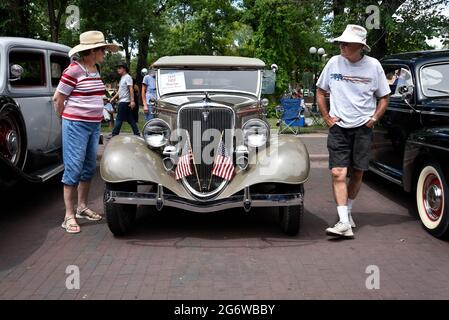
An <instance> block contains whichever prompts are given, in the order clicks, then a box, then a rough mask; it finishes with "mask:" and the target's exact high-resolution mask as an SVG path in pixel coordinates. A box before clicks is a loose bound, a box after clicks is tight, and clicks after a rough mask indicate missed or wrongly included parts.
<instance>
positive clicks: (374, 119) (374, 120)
mask: <svg viewBox="0 0 449 320" xmlns="http://www.w3.org/2000/svg"><path fill="white" fill-rule="evenodd" d="M369 119H370V120H372V121H373V122H377V119H376V118H375V117H370V118H369Z"/></svg>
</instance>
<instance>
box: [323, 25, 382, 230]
mask: <svg viewBox="0 0 449 320" xmlns="http://www.w3.org/2000/svg"><path fill="white" fill-rule="evenodd" d="M366 35H367V32H366V30H365V28H363V27H361V26H358V25H347V26H346V29H345V31H344V32H343V34H342V35H341V36H340V37H338V38H336V39H334V42H336V43H338V44H339V46H340V55H338V56H334V57H332V58H331V59H330V60H329V62H328V63H327V64H326V66H325V67H324V69H323V71H322V73H321V76H320V78H319V79H318V82H317V87H318V92H317V102H318V107H319V109H320V112H321V115H322V116H323V119H324V120H325V121H326V124H327V125H328V127H329V135H328V140H327V148H328V150H329V169H330V170H331V172H332V186H333V193H334V197H335V201H336V204H337V212H338V217H339V221H338V222H337V224H335V226H334V227H332V228H327V229H326V233H327V234H329V235H332V236H342V237H353V236H354V233H353V231H352V228H355V227H356V225H355V223H354V220H353V219H352V214H351V213H352V206H353V203H354V200H355V198H356V196H357V194H358V192H359V190H360V186H361V184H362V178H363V172H364V171H366V170H368V165H369V154H370V150H371V142H372V138H373V126H374V124H375V123H376V122H377V121H378V120H379V119H380V118H381V117H382V115H383V114H384V112H385V110H386V108H387V106H388V101H389V93H390V88H389V86H388V82H387V79H386V77H385V74H384V71H383V69H382V66H381V64H380V63H379V61H378V60H376V59H375V58H372V57H369V56H366V55H364V53H363V50H365V51H368V52H369V51H370V50H371V49H370V47H369V46H368V45H367V44H366ZM326 91H327V92H329V93H330V110H329V109H328V108H327V104H326V99H325V94H326ZM376 98H378V99H379V102H378V103H377V106H376ZM348 169H350V175H351V176H350V179H349V183H348V184H346V177H347V174H348Z"/></svg>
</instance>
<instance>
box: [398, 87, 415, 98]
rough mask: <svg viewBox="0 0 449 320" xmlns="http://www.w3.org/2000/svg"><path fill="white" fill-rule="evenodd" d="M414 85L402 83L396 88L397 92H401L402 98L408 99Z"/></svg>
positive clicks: (411, 94)
mask: <svg viewBox="0 0 449 320" xmlns="http://www.w3.org/2000/svg"><path fill="white" fill-rule="evenodd" d="M413 90H414V86H413V85H412V84H411V85H408V86H407V85H403V86H400V87H399V88H398V92H399V93H400V94H401V96H402V99H403V100H407V101H408V100H410V98H411V97H412V96H413Z"/></svg>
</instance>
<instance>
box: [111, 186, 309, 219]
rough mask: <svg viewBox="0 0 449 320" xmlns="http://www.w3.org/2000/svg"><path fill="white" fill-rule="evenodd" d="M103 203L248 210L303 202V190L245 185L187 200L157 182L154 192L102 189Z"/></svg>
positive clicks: (295, 204)
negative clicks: (258, 190)
mask: <svg viewBox="0 0 449 320" xmlns="http://www.w3.org/2000/svg"><path fill="white" fill-rule="evenodd" d="M104 201H105V203H117V204H134V205H149V206H155V207H156V209H157V210H161V209H162V208H163V207H173V208H179V209H183V210H187V211H193V212H213V211H221V210H225V209H230V208H244V209H245V211H249V210H250V209H251V208H252V207H285V206H299V205H302V204H303V202H304V194H302V193H288V194H251V193H250V192H249V188H248V187H247V188H245V189H244V194H243V195H233V196H230V197H227V198H224V199H218V200H189V199H185V198H181V197H179V196H177V195H174V194H164V193H163V188H162V186H161V185H159V186H158V191H157V192H152V193H151V192H150V193H143V192H123V191H109V190H107V191H106V192H105V199H104Z"/></svg>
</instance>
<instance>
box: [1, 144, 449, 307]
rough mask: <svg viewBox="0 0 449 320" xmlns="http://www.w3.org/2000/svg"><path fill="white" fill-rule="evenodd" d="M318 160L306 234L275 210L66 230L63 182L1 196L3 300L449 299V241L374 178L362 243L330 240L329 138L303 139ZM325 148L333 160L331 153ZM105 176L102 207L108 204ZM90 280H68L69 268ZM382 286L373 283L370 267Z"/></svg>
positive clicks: (366, 195) (368, 184)
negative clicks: (117, 234) (122, 228)
mask: <svg viewBox="0 0 449 320" xmlns="http://www.w3.org/2000/svg"><path fill="white" fill-rule="evenodd" d="M304 141H305V142H306V144H307V145H308V149H309V151H310V153H311V154H314V155H319V156H316V157H315V158H314V159H315V160H314V162H313V166H312V167H313V168H312V171H311V176H310V181H309V182H307V184H306V203H305V208H306V210H305V211H306V212H305V215H304V220H303V225H302V228H301V233H300V234H299V235H298V236H296V237H287V236H284V235H283V234H282V233H281V232H280V229H279V227H278V225H277V224H276V212H275V210H271V209H265V210H255V211H251V212H250V213H249V214H247V213H244V212H243V211H241V210H233V211H225V212H220V213H211V214H193V213H186V212H181V211H164V212H163V213H151V212H149V211H148V210H146V209H145V208H142V209H141V210H139V215H138V226H137V228H136V230H135V232H134V233H133V234H132V235H130V236H127V237H125V238H114V237H113V236H112V234H111V233H110V232H109V230H108V228H107V225H106V222H104V221H103V222H101V223H83V224H81V228H82V233H81V234H79V235H69V234H66V233H65V232H64V231H63V229H62V228H61V227H60V226H59V225H60V223H61V222H62V218H63V210H64V207H63V201H62V192H61V191H62V190H61V186H60V184H59V182H58V180H57V179H54V180H53V181H50V182H49V183H47V184H45V185H43V186H39V187H30V186H19V187H18V188H15V189H14V190H12V191H9V192H8V193H6V194H3V197H2V199H0V200H1V203H2V207H1V213H0V228H1V232H0V299H365V298H367V299H403V298H410V299H448V298H449V271H448V270H449V243H448V242H446V241H441V240H438V239H435V238H433V237H431V236H430V235H428V234H427V233H426V232H425V231H424V230H423V229H422V228H421V226H420V224H419V221H418V220H417V213H416V211H415V209H414V206H413V201H412V200H413V199H412V198H411V197H410V196H408V195H407V194H405V193H403V192H402V191H401V190H400V189H399V188H397V187H395V186H393V185H391V184H389V183H387V182H385V181H383V180H381V179H378V178H376V177H368V179H367V180H366V181H365V183H364V184H363V186H362V190H361V194H360V197H359V199H358V200H357V202H356V204H355V207H354V211H355V212H354V216H355V220H356V223H357V224H358V228H357V229H356V238H355V240H345V241H340V240H330V239H329V238H328V237H327V236H326V235H325V234H324V229H325V228H326V227H327V226H328V225H329V224H333V222H334V220H335V218H336V213H335V208H334V204H333V200H332V196H331V190H330V179H329V174H328V170H327V169H326V166H327V163H326V161H325V160H324V159H325V137H323V135H313V136H307V137H305V138H304ZM323 155H324V156H323ZM102 192H103V182H102V181H101V179H100V177H99V175H98V174H97V175H96V177H95V180H94V182H93V188H92V193H91V194H92V196H91V207H92V208H93V209H95V210H99V211H100V212H102ZM69 265H76V266H78V267H79V269H80V276H81V287H80V289H79V290H68V289H67V288H66V286H65V282H66V278H67V277H68V275H67V274H66V273H65V271H66V268H67V266H69ZM369 265H375V266H377V267H378V268H379V271H380V289H379V290H368V289H367V288H366V286H365V282H366V278H367V277H368V276H369V275H368V274H366V273H365V271H366V268H367V266H369Z"/></svg>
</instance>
